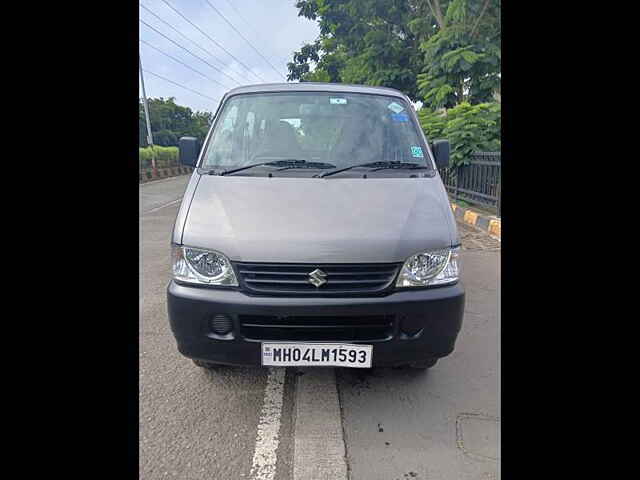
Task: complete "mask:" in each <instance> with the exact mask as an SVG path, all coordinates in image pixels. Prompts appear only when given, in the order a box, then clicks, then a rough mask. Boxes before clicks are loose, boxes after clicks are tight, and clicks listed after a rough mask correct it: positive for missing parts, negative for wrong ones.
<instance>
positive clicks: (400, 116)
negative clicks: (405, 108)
mask: <svg viewBox="0 0 640 480" xmlns="http://www.w3.org/2000/svg"><path fill="white" fill-rule="evenodd" d="M391 121H392V122H394V123H401V122H408V121H409V115H407V114H406V113H404V112H402V113H392V114H391Z"/></svg>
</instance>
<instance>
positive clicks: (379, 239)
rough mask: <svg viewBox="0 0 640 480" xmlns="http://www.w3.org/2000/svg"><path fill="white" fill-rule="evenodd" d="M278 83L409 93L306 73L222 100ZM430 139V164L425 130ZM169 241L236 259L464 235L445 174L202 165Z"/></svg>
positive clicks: (385, 255)
mask: <svg viewBox="0 0 640 480" xmlns="http://www.w3.org/2000/svg"><path fill="white" fill-rule="evenodd" d="M273 91H325V92H326V91H336V92H353V93H374V94H375V93H377V94H382V95H390V96H397V97H400V98H403V99H405V101H407V103H410V101H409V99H407V98H406V97H405V96H404V95H403V94H402V93H401V92H398V91H396V90H393V89H387V88H381V87H364V86H346V85H340V84H312V83H299V84H275V85H258V86H254V87H239V88H236V89H234V90H231V91H230V92H229V93H227V94H226V95H225V96H224V98H223V99H222V101H221V105H222V104H224V102H225V101H226V99H227V98H229V97H230V96H232V95H236V94H244V93H254V92H256V93H257V92H273ZM410 113H411V115H412V116H413V117H414V121H416V123H417V118H416V116H415V112H414V111H411V112H410ZM213 128H215V123H214V125H213V126H212V128H211V130H213ZM211 130H210V132H209V135H208V137H210V136H211ZM207 141H208V138H207ZM424 143H425V145H426V146H427V155H428V158H429V160H430V161H431V162H432V164H433V155H432V153H431V151H430V149H429V144H428V142H427V141H426V138H424ZM204 150H205V148H203V149H202V152H201V154H200V159H199V162H198V165H199V164H200V162H201V161H202V155H203V152H204ZM433 165H435V164H433ZM434 168H435V166H434ZM172 241H173V242H174V243H177V244H183V245H188V246H192V247H201V248H207V249H213V250H217V251H219V252H222V253H224V254H225V255H227V256H228V257H229V258H230V259H231V260H234V261H248V262H282V263H386V262H402V261H404V260H406V259H407V257H409V256H410V255H412V254H414V253H417V252H420V251H424V250H430V249H438V248H443V247H449V246H452V245H457V244H458V243H459V240H458V234H457V230H456V225H455V219H454V216H453V212H452V210H451V207H450V205H449V199H448V197H447V194H446V191H445V189H444V186H443V184H442V181H441V179H440V176H439V175H438V174H436V175H435V176H434V177H432V178H428V177H421V176H419V177H417V178H371V177H370V178H366V179H365V178H339V177H337V176H336V177H327V178H325V179H322V178H297V177H290V178H287V177H272V178H268V177H248V176H247V177H245V176H228V177H227V176H212V175H206V174H204V175H201V174H200V173H198V171H197V170H196V171H194V173H193V175H192V177H191V180H190V182H189V184H188V186H187V188H186V191H185V195H184V197H183V200H182V205H181V206H180V210H179V212H178V216H177V218H176V222H175V225H174V231H173V239H172Z"/></svg>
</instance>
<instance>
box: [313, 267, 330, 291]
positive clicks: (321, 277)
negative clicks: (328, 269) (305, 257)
mask: <svg viewBox="0 0 640 480" xmlns="http://www.w3.org/2000/svg"><path fill="white" fill-rule="evenodd" d="M326 276H327V274H326V273H324V272H323V271H322V270H320V269H319V268H316V269H315V270H314V271H313V272H311V273H310V274H309V283H310V284H312V285H315V286H316V287H319V286H321V285H324V284H325V283H327V281H326V280H325V277H326Z"/></svg>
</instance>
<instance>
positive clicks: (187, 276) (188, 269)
mask: <svg viewBox="0 0 640 480" xmlns="http://www.w3.org/2000/svg"><path fill="white" fill-rule="evenodd" d="M172 248H173V252H172V257H173V278H174V279H175V280H178V281H181V282H186V283H195V284H199V285H226V286H234V287H236V286H238V280H237V279H236V275H235V273H234V272H233V267H232V266H231V262H230V261H229V259H228V258H227V257H226V256H225V255H223V254H222V253H220V252H216V251H214V250H204V249H201V248H191V247H184V246H179V245H173V247H172Z"/></svg>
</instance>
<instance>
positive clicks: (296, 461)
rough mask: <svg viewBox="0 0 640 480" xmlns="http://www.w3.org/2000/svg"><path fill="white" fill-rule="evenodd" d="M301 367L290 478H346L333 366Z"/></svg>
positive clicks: (341, 479) (306, 479)
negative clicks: (291, 475)
mask: <svg viewBox="0 0 640 480" xmlns="http://www.w3.org/2000/svg"><path fill="white" fill-rule="evenodd" d="M302 371H303V372H304V374H303V375H299V376H298V383H297V385H296V399H295V404H296V416H295V419H296V420H295V421H296V424H295V429H294V452H293V480H310V479H313V480H316V479H318V480H320V479H322V480H325V479H326V480H347V475H348V474H347V460H346V454H345V451H346V450H345V445H344V438H343V436H342V419H341V415H340V402H339V398H338V389H337V386H336V375H335V370H334V369H333V368H313V367H312V368H309V369H302Z"/></svg>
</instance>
